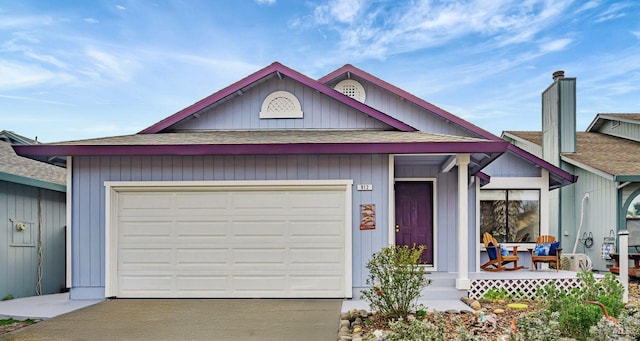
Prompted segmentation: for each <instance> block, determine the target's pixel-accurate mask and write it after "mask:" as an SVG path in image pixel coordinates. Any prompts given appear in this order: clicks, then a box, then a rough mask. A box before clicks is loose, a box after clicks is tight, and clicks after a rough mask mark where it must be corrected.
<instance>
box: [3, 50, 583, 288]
mask: <svg viewBox="0 0 640 341" xmlns="http://www.w3.org/2000/svg"><path fill="white" fill-rule="evenodd" d="M15 150H16V151H17V152H18V153H19V154H20V155H24V156H28V157H36V158H37V157H47V156H53V155H56V156H67V160H68V161H67V167H68V169H69V171H70V182H69V183H68V187H69V190H70V191H71V226H72V229H71V241H72V242H71V251H70V252H71V254H72V286H71V297H72V298H94V299H95V298H104V297H113V296H115V297H357V296H359V293H360V290H361V289H362V288H363V287H365V285H366V282H365V281H366V278H367V275H368V274H367V270H366V268H365V265H366V263H367V261H368V260H369V258H370V256H371V254H372V253H374V252H376V251H378V250H380V249H381V248H382V247H385V246H387V245H404V244H406V245H413V244H414V243H415V244H420V245H426V247H427V251H426V253H425V254H424V257H423V261H424V262H425V264H426V266H427V268H428V269H429V270H430V271H438V272H450V273H455V274H456V275H455V276H456V280H455V286H456V287H457V288H458V289H460V290H465V289H468V288H469V285H470V279H469V273H470V272H476V271H479V266H480V258H481V241H480V233H479V232H480V224H481V220H482V221H494V222H495V223H496V224H497V225H496V228H495V229H494V233H495V234H496V237H498V238H499V239H500V240H501V241H503V242H506V243H508V244H517V243H526V242H529V243H530V242H532V241H535V236H537V235H538V234H545V233H547V232H548V230H549V226H548V225H547V224H546V223H545V222H546V221H548V218H549V216H548V215H549V212H548V209H546V208H547V207H548V206H547V205H543V204H541V203H544V202H546V201H547V200H548V197H549V193H550V192H551V191H553V190H554V189H556V188H559V187H562V186H566V185H568V184H571V183H573V182H575V180H576V178H575V177H574V176H573V175H572V174H570V173H569V172H567V171H564V170H562V169H560V168H559V167H556V166H553V165H551V164H550V163H548V162H546V161H544V160H542V159H540V158H538V157H536V156H534V155H532V154H530V153H528V152H526V151H524V150H521V149H519V148H517V147H515V146H513V145H511V144H509V143H508V142H506V141H504V140H502V139H500V138H499V137H497V136H495V135H493V134H491V133H489V132H487V131H486V130H483V129H481V128H479V127H477V126H475V125H473V124H471V123H469V122H467V121H464V120H462V119H461V118H459V117H457V116H455V115H453V114H451V113H449V112H447V111H445V110H443V109H441V108H438V107H437V106H435V105H433V104H431V103H429V102H426V101H424V100H422V99H420V98H418V97H416V96H414V95H411V94H410V93H408V92H406V91H404V90H402V89H399V88H398V87H396V86H394V85H392V84H389V83H387V82H385V81H383V80H381V79H379V78H377V77H375V76H373V75H371V74H369V73H367V72H365V71H362V70H360V69H358V68H356V67H354V66H352V65H345V66H343V67H341V68H339V69H337V70H335V71H333V72H331V73H329V74H327V75H326V76H324V77H322V78H320V79H317V80H316V79H312V78H310V77H308V76H306V75H304V74H301V73H300V72H298V71H295V70H293V69H291V68H289V67H286V66H284V65H282V64H280V63H277V62H276V63H273V64H271V65H269V66H267V67H265V68H263V69H261V70H259V71H257V72H255V73H253V74H251V75H249V76H247V77H245V78H242V79H240V80H239V81H237V82H235V83H233V84H231V85H229V86H227V87H225V88H224V89H222V90H220V91H218V92H215V93H214V94H212V95H210V96H208V97H206V98H204V99H202V100H200V101H198V102H197V103H194V104H192V105H190V106H188V107H186V108H185V109H183V110H181V111H179V112H177V113H175V114H173V115H171V116H169V117H167V118H165V119H163V120H161V121H160V122H157V123H155V124H153V125H151V126H149V127H148V128H146V129H144V130H142V131H140V132H139V133H137V134H133V135H125V136H115V137H105V138H96V139H89V140H81V141H69V142H61V143H55V144H43V145H34V146H15ZM481 199H482V200H484V201H486V202H487V203H488V204H494V205H496V206H498V205H499V204H500V203H502V205H503V206H504V207H506V206H505V205H504V203H508V204H509V207H511V208H518V209H516V210H515V211H514V210H511V209H510V210H508V211H504V210H503V211H502V212H503V213H501V214H496V213H495V212H493V211H491V210H481V209H480V200H481ZM504 216H507V218H505V217H504ZM501 217H502V218H501ZM525 218H526V219H525ZM507 221H508V222H516V223H517V226H513V225H512V226H506V223H505V222H507ZM500 224H501V225H500ZM498 225H500V226H498ZM523 230H526V231H527V232H526V233H528V235H527V236H524V234H523V233H522V231H523ZM528 245H531V244H528ZM525 254H526V249H525ZM522 256H523V257H525V256H524V254H523V255H522Z"/></svg>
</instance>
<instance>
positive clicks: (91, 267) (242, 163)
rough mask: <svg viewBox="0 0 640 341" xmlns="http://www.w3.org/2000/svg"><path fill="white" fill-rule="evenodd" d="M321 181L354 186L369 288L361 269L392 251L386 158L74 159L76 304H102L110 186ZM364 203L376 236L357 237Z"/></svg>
mask: <svg viewBox="0 0 640 341" xmlns="http://www.w3.org/2000/svg"><path fill="white" fill-rule="evenodd" d="M320 179H353V181H354V190H353V193H352V194H353V207H352V209H353V218H352V234H353V286H354V287H361V286H364V284H365V279H366V276H367V273H366V269H365V268H364V264H366V262H367V261H368V260H369V258H370V255H371V254H372V253H373V252H376V251H378V250H379V249H380V248H382V247H383V246H386V245H388V226H387V225H388V221H389V220H388V216H387V212H388V209H387V207H388V197H389V192H388V181H389V180H388V156H387V155H350V156H349V155H339V156H336V155H322V156H317V155H300V156H275V157H274V156H193V157H191V156H184V157H182V156H166V157H124V156H123V157H77V158H74V160H73V185H72V190H73V217H72V221H73V223H72V225H73V226H72V238H73V243H72V244H73V248H72V253H73V254H72V261H73V264H72V269H73V276H72V278H73V286H72V287H73V288H72V292H71V295H72V298H88V297H91V298H102V297H104V283H105V279H104V274H105V261H104V234H105V188H104V182H105V181H205V180H229V181H231V180H320ZM357 184H372V185H373V191H357V190H355V185H357ZM442 192H443V194H445V193H447V191H446V190H443V191H442ZM449 195H452V194H449ZM360 204H375V205H376V222H377V225H376V229H375V230H368V231H360V229H359V207H360ZM442 216H443V217H444V216H446V215H445V214H442Z"/></svg>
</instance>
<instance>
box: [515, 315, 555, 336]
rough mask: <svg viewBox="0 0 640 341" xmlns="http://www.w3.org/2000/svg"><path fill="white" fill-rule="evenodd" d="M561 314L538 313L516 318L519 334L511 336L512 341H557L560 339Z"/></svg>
mask: <svg viewBox="0 0 640 341" xmlns="http://www.w3.org/2000/svg"><path fill="white" fill-rule="evenodd" d="M559 316H560V314H559V313H558V312H554V313H550V312H548V311H537V312H535V313H531V314H521V315H520V316H518V317H517V318H516V327H517V328H518V333H516V334H511V335H510V337H509V340H512V341H528V340H537V341H555V340H558V339H559V338H560V329H559V325H560V323H559V322H558V318H559Z"/></svg>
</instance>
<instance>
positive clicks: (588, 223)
mask: <svg viewBox="0 0 640 341" xmlns="http://www.w3.org/2000/svg"><path fill="white" fill-rule="evenodd" d="M574 174H575V175H577V176H578V178H579V179H580V180H579V181H578V182H576V183H575V184H574V185H571V187H572V188H571V189H564V188H563V192H562V194H561V198H560V201H561V206H562V209H561V212H560V215H561V217H560V219H561V225H560V231H561V232H562V247H563V250H562V252H563V253H572V252H573V247H574V245H575V244H574V243H575V240H576V237H577V238H583V236H585V234H586V236H588V235H589V233H591V234H592V236H593V246H592V247H591V248H586V247H585V246H584V245H583V244H581V243H578V247H577V249H576V253H585V254H586V255H587V256H589V258H591V261H592V262H593V268H594V269H597V270H605V271H606V270H607V267H606V262H605V261H604V260H603V259H602V257H601V256H600V250H601V248H602V242H603V239H604V237H606V236H609V233H610V231H611V230H613V232H614V233H617V230H616V229H617V227H616V226H617V223H616V212H617V207H616V202H617V201H618V198H617V190H616V183H615V182H613V181H611V180H608V179H606V178H603V177H601V176H599V175H595V174H593V173H591V172H588V171H585V170H583V169H580V168H576V169H575V170H574ZM586 193H589V198H588V199H586V201H585V206H584V219H583V221H584V222H583V226H582V231H581V232H580V234H579V235H578V229H579V225H580V215H581V205H582V199H583V197H584V195H585V194H586ZM565 231H567V232H569V236H564V232H565Z"/></svg>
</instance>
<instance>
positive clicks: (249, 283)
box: [231, 275, 287, 292]
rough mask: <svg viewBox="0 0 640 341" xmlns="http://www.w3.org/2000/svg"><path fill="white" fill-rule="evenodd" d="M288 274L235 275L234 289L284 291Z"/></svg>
mask: <svg viewBox="0 0 640 341" xmlns="http://www.w3.org/2000/svg"><path fill="white" fill-rule="evenodd" d="M286 281H287V277H286V276H267V275H265V276H235V277H233V278H232V279H231V285H232V287H233V290H234V291H240V292H242V291H250V292H256V291H262V292H264V291H279V292H284V291H285V287H286Z"/></svg>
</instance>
